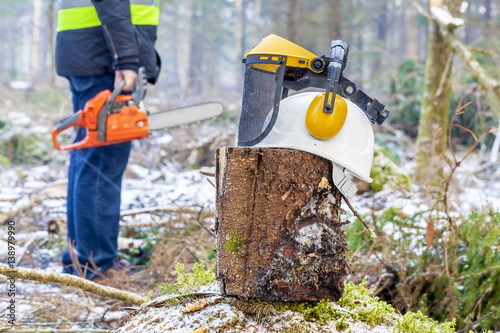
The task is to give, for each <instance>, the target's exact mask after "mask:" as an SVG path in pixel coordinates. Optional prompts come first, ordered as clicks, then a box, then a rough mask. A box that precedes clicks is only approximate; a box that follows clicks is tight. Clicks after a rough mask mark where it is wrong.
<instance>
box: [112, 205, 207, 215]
mask: <svg viewBox="0 0 500 333" xmlns="http://www.w3.org/2000/svg"><path fill="white" fill-rule="evenodd" d="M160 212H165V213H178V214H182V213H186V214H198V212H199V208H197V207H179V206H163V207H146V208H138V209H130V210H126V211H123V212H122V213H121V216H122V217H123V216H133V215H139V214H154V213H160ZM205 213H206V214H207V216H213V215H214V213H213V212H210V211H206V212H205Z"/></svg>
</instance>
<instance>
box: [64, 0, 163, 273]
mask: <svg viewBox="0 0 500 333" xmlns="http://www.w3.org/2000/svg"><path fill="white" fill-rule="evenodd" d="M158 1H159V0H59V9H58V15H57V17H58V21H57V37H56V71H57V74H58V75H60V76H63V77H66V78H67V79H68V81H69V87H70V91H71V94H72V103H73V112H77V111H78V110H82V109H83V108H84V105H85V103H86V102H87V101H88V100H89V99H91V98H92V97H94V96H95V95H96V94H97V93H98V92H100V91H103V90H106V89H109V90H113V88H114V87H115V86H117V85H118V84H119V83H120V82H121V81H122V80H124V81H125V86H124V88H123V91H131V90H132V89H133V88H134V86H135V84H136V81H137V79H138V75H137V71H138V69H139V67H141V66H142V67H144V68H145V72H146V76H147V79H148V82H150V83H152V84H154V83H155V82H156V81H157V79H158V75H159V72H160V66H161V61H160V57H159V55H158V53H157V52H156V50H155V42H156V33H157V26H158V23H159V17H160V8H159V3H158ZM84 137H85V130H84V129H80V130H79V132H78V133H77V135H76V138H75V142H76V141H80V140H82V139H83V138H84ZM130 149H131V142H125V143H119V144H114V145H108V146H101V147H92V148H82V149H75V150H72V151H71V152H70V162H69V169H68V192H67V203H66V209H67V212H66V215H67V229H68V244H67V247H66V249H65V250H64V252H63V255H62V260H61V261H62V265H63V272H64V273H68V274H73V275H81V276H82V277H85V278H87V279H94V278H95V277H96V276H103V275H104V276H106V275H107V272H109V270H110V269H113V268H114V267H116V266H118V263H116V262H115V258H116V256H117V253H118V245H117V241H118V234H119V221H120V195H121V183H122V177H123V173H124V171H125V168H126V165H127V163H128V158H129V153H130Z"/></svg>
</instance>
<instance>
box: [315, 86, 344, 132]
mask: <svg viewBox="0 0 500 333" xmlns="http://www.w3.org/2000/svg"><path fill="white" fill-rule="evenodd" d="M324 102H325V94H320V95H318V96H316V97H315V98H314V99H313V101H312V102H311V104H310V105H309V108H308V109H307V113H306V128H307V131H308V132H309V134H311V135H312V136H314V137H315V138H317V139H321V140H328V139H331V138H333V137H334V136H335V135H337V134H338V132H340V129H341V128H342V126H344V122H345V119H346V117H347V103H346V101H345V100H344V99H343V98H342V97H340V96H339V95H337V96H336V97H335V104H334V106H333V112H332V113H326V112H323V107H324Z"/></svg>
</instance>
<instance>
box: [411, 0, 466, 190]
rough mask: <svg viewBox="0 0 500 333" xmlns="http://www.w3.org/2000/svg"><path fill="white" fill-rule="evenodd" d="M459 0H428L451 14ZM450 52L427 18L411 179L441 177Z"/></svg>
mask: <svg viewBox="0 0 500 333" xmlns="http://www.w3.org/2000/svg"><path fill="white" fill-rule="evenodd" d="M461 3H462V0H430V2H429V5H430V7H432V6H436V7H443V6H447V8H448V10H449V12H450V13H451V15H453V17H457V16H458V14H459V9H460V5H461ZM453 56H454V52H453V49H452V47H451V45H450V42H449V40H446V39H445V38H444V37H443V35H442V32H441V31H440V29H439V26H438V24H437V22H436V21H435V20H432V19H430V20H429V40H428V48H427V62H426V68H425V83H424V93H423V99H422V108H421V111H420V122H419V126H418V135H417V147H416V153H415V159H416V161H415V162H416V167H415V174H414V180H415V182H417V183H419V184H427V183H429V182H432V181H435V180H438V179H442V178H443V166H444V164H445V162H444V158H445V156H444V153H445V152H446V150H447V133H448V131H447V128H448V122H449V119H450V117H449V112H450V97H451V80H450V78H451V73H452V70H453Z"/></svg>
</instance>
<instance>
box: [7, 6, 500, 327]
mask: <svg viewBox="0 0 500 333" xmlns="http://www.w3.org/2000/svg"><path fill="white" fill-rule="evenodd" d="M433 2H435V3H438V4H439V5H442V4H443V2H442V1H441V2H440V1H433ZM444 5H448V8H449V9H450V11H452V12H453V14H454V16H456V17H460V18H462V19H463V20H464V22H465V24H464V25H463V26H462V27H459V28H456V30H455V29H453V30H451V29H450V31H451V33H452V34H453V35H454V36H456V37H457V39H458V40H459V41H460V42H461V43H463V44H464V45H468V46H467V49H468V50H470V51H471V53H472V58H473V60H474V61H476V62H477V64H478V65H479V66H480V68H482V69H483V70H484V72H485V73H486V74H487V75H489V76H490V77H491V78H494V80H496V84H497V86H495V87H493V88H491V87H487V86H485V85H484V82H482V81H481V76H480V75H478V73H477V71H476V72H475V71H474V70H473V69H471V66H470V63H469V61H470V59H469V61H468V60H467V59H464V57H461V56H460V54H458V53H456V52H455V51H456V50H455V49H453V50H454V51H451V52H450V56H449V57H447V58H446V59H445V62H444V64H443V65H444V66H442V67H440V65H439V64H433V63H432V61H433V59H434V58H433V57H431V56H430V55H431V54H432V52H433V51H436V50H437V49H439V50H440V47H442V46H443V45H448V44H450V42H449V40H448V39H446V38H441V39H438V40H437V43H436V39H435V38H433V37H432V36H433V34H434V32H435V30H436V25H433V22H432V20H431V17H432V15H431V13H430V11H429V3H428V2H427V1H418V0H393V1H382V0H370V1H368V0H353V1H340V0H308V1H305V0H288V1H285V0H273V1H261V0H232V1H231V0H213V1H202V0H182V1H181V0H161V21H160V26H159V31H158V41H157V49H158V51H159V53H160V55H161V57H162V63H163V65H162V72H161V75H160V80H159V82H158V84H157V85H155V86H154V87H150V88H149V92H148V96H147V103H148V105H150V106H151V108H152V109H153V110H154V109H165V108H172V107H176V106H182V105H187V104H193V103H198V102H200V101H204V100H219V101H221V102H222V103H223V104H224V105H225V107H226V112H225V114H224V117H222V119H219V120H218V121H215V122H211V123H209V124H204V125H203V126H201V125H200V127H196V126H197V125H193V126H192V127H189V128H187V129H179V130H173V131H172V132H171V133H170V135H171V136H173V137H174V139H173V141H168V140H167V142H168V144H169V145H170V147H158V146H161V145H162V141H161V138H158V140H156V141H155V140H152V141H150V142H141V143H137V144H136V148H138V149H137V150H139V151H142V155H141V154H139V153H137V154H136V156H135V157H134V156H133V158H132V163H133V166H137V165H140V166H142V167H143V169H142V170H143V171H144V170H146V171H144V172H146V174H147V175H148V176H147V177H146V181H147V180H151V179H152V180H151V181H152V182H155V181H158V179H157V178H154V177H152V176H151V174H152V172H153V169H155V170H156V169H159V170H161V168H162V167H165V166H168V168H169V169H172V168H173V169H175V170H176V171H178V172H179V171H185V170H196V169H199V168H201V167H213V158H212V157H211V154H213V150H214V149H215V147H216V146H217V145H224V144H225V145H234V143H235V142H234V135H235V132H236V127H237V120H238V115H239V105H240V101H241V90H242V78H243V65H242V63H241V59H242V58H243V57H244V54H245V53H246V52H248V51H249V50H250V49H251V48H252V47H253V46H254V45H256V44H257V42H258V41H259V40H260V39H262V38H263V37H265V36H267V35H268V34H271V33H274V34H277V35H280V36H282V37H285V38H287V39H289V40H291V41H293V42H295V43H296V44H298V45H300V46H302V47H304V48H306V49H308V50H310V51H311V52H313V53H315V54H317V55H325V54H326V55H328V52H329V45H330V41H331V40H333V39H342V40H344V41H346V42H347V43H348V44H349V46H350V51H349V60H348V63H347V67H346V69H345V71H344V75H345V76H346V77H347V78H349V79H350V80H352V81H354V82H356V84H357V85H358V87H360V88H361V89H363V90H364V91H365V92H367V93H368V94H369V95H370V96H372V97H375V98H377V99H378V100H379V101H381V102H382V103H383V104H385V105H386V106H387V108H388V109H390V110H391V112H392V113H391V115H390V117H389V118H388V120H387V122H386V124H384V125H383V126H382V127H381V128H379V127H377V128H375V130H376V140H377V144H378V145H379V149H378V150H377V154H376V156H375V165H374V171H373V172H374V173H373V174H372V177H373V178H374V179H375V182H374V183H373V184H372V185H371V187H366V188H362V189H361V191H360V194H359V195H360V199H359V202H358V203H357V205H358V207H363V209H362V212H363V213H364V216H365V218H366V219H367V221H368V222H370V223H371V224H372V225H374V226H375V230H376V232H377V234H378V235H379V237H378V238H376V239H370V238H369V237H367V236H366V233H364V232H363V230H362V227H361V224H360V223H359V222H355V223H352V224H351V225H350V226H349V227H348V228H347V229H346V233H347V237H348V239H349V241H350V248H351V251H352V253H351V260H352V264H351V265H352V267H353V270H354V271H355V272H356V273H355V274H353V276H352V277H351V279H352V280H354V281H357V282H360V281H361V280H362V278H364V277H368V285H369V286H370V287H371V288H373V290H374V293H375V294H376V295H378V296H379V297H381V298H382V299H384V300H387V301H389V302H391V303H392V304H393V305H394V306H395V307H396V308H397V309H398V310H400V311H401V312H404V311H407V310H417V309H420V310H422V311H424V312H425V313H427V314H430V315H431V316H432V317H434V318H436V319H438V320H445V319H450V318H458V321H459V323H460V324H461V325H462V326H464V325H465V324H467V323H471V322H472V321H473V320H475V319H478V318H480V317H481V316H483V315H485V314H487V313H489V312H492V315H490V316H489V317H488V318H486V319H485V320H483V321H482V322H481V323H480V324H479V326H478V327H482V328H488V329H491V328H496V329H499V330H500V282H499V276H500V244H499V242H498V239H499V237H500V230H499V228H500V227H499V224H500V215H499V213H498V208H499V206H498V202H499V200H498V198H499V197H500V185H496V184H497V183H498V177H499V176H500V175H499V174H500V171H497V169H498V167H497V166H496V162H497V160H496V158H497V152H498V147H496V148H495V144H494V143H495V137H496V136H495V133H496V132H494V131H492V132H491V133H490V134H488V131H491V130H493V129H495V128H497V127H498V122H499V113H500V105H499V104H498V100H499V99H498V96H499V94H498V85H499V84H498V80H499V73H500V71H499V64H500V38H499V37H498V36H500V16H499V11H500V4H499V3H498V2H495V1H493V0H472V1H456V0H448V1H444ZM56 17H57V2H56V1H55V0H2V1H1V3H0V86H1V89H0V171H1V172H2V176H1V178H2V182H1V183H0V186H2V187H1V188H0V190H1V191H0V193H1V194H2V196H1V197H0V203H1V205H0V207H1V212H2V215H1V216H0V217H3V218H5V219H8V218H17V219H20V221H22V220H23V219H22V218H21V217H23V218H24V219H26V217H28V216H29V217H30V218H33V220H31V221H30V224H31V227H32V231H33V232H34V231H40V230H46V229H47V224H48V223H49V221H53V220H54V219H55V220H63V219H64V214H63V213H64V212H63V211H62V209H61V206H62V205H63V204H62V203H59V204H55V206H56V208H54V207H52V206H51V205H52V204H53V202H52V201H50V200H53V199H61V198H53V197H50V196H49V197H47V198H46V199H47V200H45V201H44V199H43V198H42V199H40V198H38V199H37V200H33V198H32V195H33V193H39V192H40V188H37V187H35V188H32V187H30V185H29V184H28V185H27V182H28V181H30V180H32V179H30V178H29V176H28V175H29V174H31V175H33V171H32V170H34V169H33V168H36V167H39V166H47V165H48V166H50V168H52V169H53V170H58V171H57V175H54V174H51V175H50V176H46V175H45V176H41V177H40V178H41V179H44V181H45V183H46V184H47V183H51V184H52V182H56V181H58V180H63V179H64V175H65V174H64V173H65V169H64V165H65V163H66V158H65V156H63V155H61V154H56V152H54V151H53V149H52V147H51V144H50V139H49V133H50V129H51V127H52V126H53V124H55V123H56V122H57V121H58V120H59V119H61V118H63V117H64V116H66V115H67V114H68V112H69V110H70V102H69V94H68V91H67V82H66V80H65V79H64V78H60V77H57V76H56V74H55V66H54V41H55V34H56V32H55V24H56ZM441 37H443V36H441ZM445 37H446V36H445ZM433 43H435V44H433ZM451 44H452V43H451ZM82 52H85V50H82ZM472 67H473V66H472ZM450 68H452V69H450ZM442 73H445V74H446V75H444V74H442ZM432 74H435V75H436V77H437V79H435V80H434V81H435V82H437V84H436V85H437V87H436V89H437V92H436V91H435V92H434V93H435V95H436V96H438V95H447V96H448V99H445V105H446V108H445V122H446V124H445V125H446V126H447V125H450V126H449V127H446V126H441V127H440V126H438V127H436V128H434V131H433V132H431V133H430V134H428V136H430V138H431V141H432V142H433V144H434V143H435V142H434V141H439V140H437V139H436V138H437V137H438V136H440V135H441V136H442V137H444V139H445V141H446V143H445V145H444V147H445V148H444V149H442V150H439V149H434V148H429V146H425V147H426V148H425V149H427V151H428V152H431V157H432V158H434V157H436V156H437V157H438V159H439V160H440V161H439V162H438V163H437V164H436V163H430V162H429V160H427V162H424V163H418V162H417V161H415V156H417V152H418V150H419V149H420V147H419V145H418V144H417V142H418V140H417V139H418V136H419V135H420V134H419V132H422V127H423V126H424V125H422V124H423V121H422V119H421V118H422V115H423V114H424V112H423V110H424V109H425V108H426V103H427V104H428V103H429V102H428V100H429V98H428V96H427V95H428V94H429V83H428V81H429V78H430V77H431V76H432ZM426 80H427V82H426ZM448 87H449V92H448V93H446V90H447V89H448ZM442 91H445V93H443V94H441V93H442ZM495 92H497V93H495ZM495 96H496V98H495ZM430 104H432V103H430ZM457 110H458V111H460V112H457ZM483 134H484V135H483ZM169 140H170V139H169ZM171 142H177V144H176V146H175V148H174V147H172V144H171ZM420 142H422V141H420ZM155 145H156V146H155ZM436 145H438V144H436ZM200 147H201V148H200ZM146 150H148V152H145V151H146ZM495 150H496V151H495ZM155 154H156V155H155ZM433 154H434V155H433ZM166 156H167V157H166ZM141 158H142V159H143V160H141ZM462 159H464V160H463V162H464V163H462ZM172 165H174V166H175V167H172ZM462 165H468V166H469V167H470V168H469V169H468V170H467V171H465V172H462V173H460V172H459V170H461V166H462ZM55 166H57V167H55ZM53 170H52V171H53ZM134 172H135V174H136V175H138V174H141V173H140V172H139V171H137V168H135V169H133V170H129V173H134ZM418 173H420V174H424V175H425V174H426V175H435V177H431V179H427V178H425V177H424V178H421V177H416V175H417V174H418ZM148 177H149V178H148ZM164 178H165V177H164ZM166 178H168V177H166ZM142 180H143V181H144V178H142ZM469 183H473V184H474V185H473V186H471V187H473V188H474V191H476V192H471V191H467V188H468V186H467V184H469ZM31 186H32V184H31ZM14 187H16V188H18V189H17V190H15V191H14V190H13V188H14ZM483 190H489V192H481V191H483ZM478 192H479V193H481V194H479V195H477V193H478ZM26 195H27V196H28V197H29V198H30V200H31V201H30V200H28V201H29V203H25V202H24V201H23V200H24V199H23V200H21V198H24V196H26ZM152 196H153V195H150V196H149V197H148V200H149V202H148V203H145V202H144V199H143V198H141V199H137V200H136V201H140V202H139V203H137V205H136V206H134V205H133V204H130V203H127V204H128V206H127V207H129V208H137V207H141V208H144V207H148V206H154V204H157V203H158V201H155V200H153V199H151V197H152ZM158 196H161V194H158V195H157V197H158ZM49 199H50V200H49ZM141 200H142V201H141ZM158 200H160V199H158ZM188 201H189V200H188ZM195 201H196V200H195ZM61 202H62V201H61ZM171 202H173V200H171ZM409 203H411V204H409ZM35 204H36V205H38V206H40V207H42V209H34V206H35ZM176 204H178V205H182V206H183V207H185V206H186V205H188V204H189V203H186V202H183V203H182V204H180V203H178V202H176ZM199 204H200V202H196V205H199ZM209 204H210V202H209V201H207V202H205V203H201V205H205V206H206V205H209ZM44 205H45V206H44ZM409 207H411V209H408V208H409ZM43 208H46V209H43ZM164 213H165V212H164ZM167 213H168V214H170V215H168V214H167ZM165 214H167V215H168V216H169V219H172V220H175V221H177V222H178V220H176V218H177V217H176V218H174V217H173V216H174V215H175V214H172V213H171V212H166V213H165ZM132 215H133V214H132ZM195 215H196V214H195ZM133 216H135V215H133ZM210 218H211V217H210V216H209V217H207V218H206V219H201V222H202V223H210ZM169 221H170V220H169ZM20 223H21V222H20ZM26 223H28V222H26ZM183 223H186V224H188V225H191V227H192V228H187V229H183V230H189V231H190V232H193V230H195V229H196V230H201V231H200V232H203V230H204V228H198V227H196V225H197V224H199V223H200V216H199V215H198V216H194V217H193V219H192V220H188V221H184V222H183ZM61 225H63V223H62V224H61ZM165 225H166V226H167V227H165V228H163V229H162V228H152V227H146V229H144V228H142V229H141V227H137V228H127V229H126V235H125V234H124V235H123V236H126V237H128V238H131V239H141V237H142V239H144V238H146V239H147V240H148V242H147V246H143V248H141V251H140V252H141V253H140V254H138V253H132V252H133V251H128V252H127V251H125V252H126V253H125V252H124V254H123V255H124V256H128V257H127V258H128V259H131V260H132V259H134V258H135V259H137V260H136V263H138V264H142V265H149V267H150V272H153V275H154V276H155V277H156V278H158V279H160V277H161V278H165V276H167V278H168V276H169V274H168V272H170V271H172V267H173V264H174V263H173V260H174V259H178V260H180V261H184V262H185V263H186V264H192V263H193V262H195V261H200V259H201V258H203V259H206V261H207V264H208V262H209V261H210V260H213V256H210V255H208V254H206V253H207V248H210V246H211V245H210V244H211V242H212V241H213V239H211V238H210V237H211V235H209V233H207V234H206V235H205V236H204V237H205V238H203V237H202V236H200V237H201V238H199V239H198V238H196V239H197V241H198V244H197V245H193V246H192V252H194V253H198V254H196V255H195V254H193V253H191V255H189V254H185V255H178V254H179V253H177V255H174V256H173V258H172V260H170V259H169V260H170V261H172V262H169V263H168V264H166V263H161V260H159V261H160V262H159V261H158V259H156V262H154V260H153V263H152V261H151V260H152V259H151V258H153V259H154V258H158V254H157V255H156V257H155V251H157V252H158V253H162V252H161V250H159V249H158V248H159V247H161V246H164V245H165V242H166V241H165V240H166V239H170V241H172V237H174V236H175V237H178V238H186V237H187V239H190V238H189V237H194V236H193V235H192V234H190V235H189V236H187V235H186V233H185V231H179V230H177V229H176V230H175V231H173V230H172V229H171V228H170V229H169V227H168V224H165ZM61 228H63V227H61ZM131 229H133V232H132V231H131ZM61 235H64V232H63V231H61ZM49 236H50V235H49ZM49 236H47V237H49ZM196 237H198V236H196ZM61 239H64V237H61ZM200 239H203V241H200ZM207 239H208V240H207ZM53 242H54V240H53V239H48V238H46V239H42V240H37V241H36V242H33V241H32V242H31V243H30V244H28V245H27V246H26V251H27V253H28V254H30V255H31V258H33V256H35V257H36V255H35V254H34V253H37V252H40V249H43V248H44V247H53V244H54V243H53ZM60 243H61V244H62V243H63V241H62V240H61V242H60ZM200 244H205V245H206V244H208V245H206V248H203V247H204V245H203V246H202V245H200ZM184 245H185V243H184ZM155 247H156V248H155ZM188 248H189V247H188ZM179 251H180V250H179ZM199 253H203V255H201V254H199ZM170 254H172V253H170ZM2 255H3V254H0V257H1V256H2ZM53 256H54V257H53V258H52V257H51V259H54V260H53V261H57V254H53ZM134 256H135V257H134ZM139 257H140V258H141V260H139V259H138V258H139ZM25 259H26V258H25ZM49 261H50V260H49ZM21 264H24V265H26V266H28V267H29V266H35V267H37V266H38V267H50V265H49V264H47V263H46V262H45V263H40V262H39V263H38V264H36V265H34V264H33V260H31V263H30V262H29V261H27V260H25V262H24V263H23V261H21ZM160 282H164V281H160ZM147 287H148V288H150V287H151V285H147ZM131 288H132V289H133V287H131Z"/></svg>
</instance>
